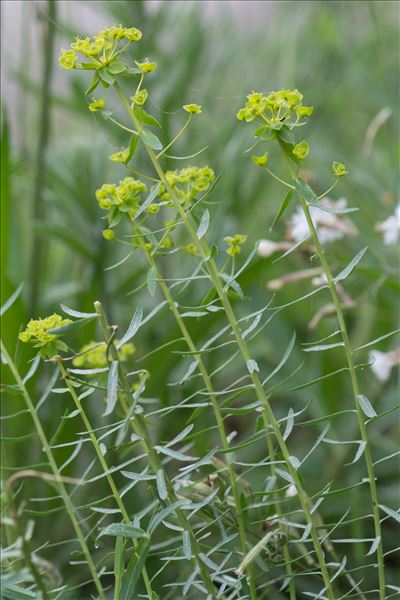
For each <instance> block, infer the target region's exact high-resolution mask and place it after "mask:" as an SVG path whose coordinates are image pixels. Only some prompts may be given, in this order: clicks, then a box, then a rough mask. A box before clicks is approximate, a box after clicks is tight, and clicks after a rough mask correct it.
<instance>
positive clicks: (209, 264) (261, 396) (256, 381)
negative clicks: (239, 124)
mask: <svg viewBox="0 0 400 600" xmlns="http://www.w3.org/2000/svg"><path fill="white" fill-rule="evenodd" d="M114 87H115V90H116V92H117V93H118V95H119V96H120V98H121V100H122V102H123V104H124V106H125V108H126V110H127V112H128V114H129V116H130V117H131V120H132V122H133V124H134V126H135V127H136V128H138V126H139V124H138V122H137V119H136V117H135V114H134V113H133V111H132V110H131V107H130V105H129V102H128V100H127V98H126V97H125V94H124V92H123V91H122V89H121V87H120V86H119V84H118V83H117V82H116V83H115V84H114ZM144 146H145V148H146V151H147V154H148V156H149V158H150V160H151V162H152V164H153V166H154V168H155V170H156V172H157V174H158V175H159V177H160V180H161V181H162V183H163V184H164V186H165V189H166V190H167V192H168V193H169V194H170V195H171V198H172V200H173V202H174V205H175V209H176V211H177V212H178V213H179V215H180V217H181V219H182V221H183V223H184V224H185V226H186V229H187V230H188V232H189V234H190V237H191V238H192V241H193V243H194V245H195V246H196V248H197V250H198V252H199V254H200V256H201V257H202V259H203V261H204V264H205V266H206V269H207V271H208V273H209V276H210V279H211V281H212V283H213V285H214V287H215V290H216V291H217V294H218V296H219V298H220V300H221V303H222V305H223V307H224V309H225V313H226V316H227V318H228V321H229V323H230V325H231V328H232V330H233V333H234V336H235V338H236V342H237V344H238V347H239V350H240V353H241V355H242V357H243V359H244V361H245V363H246V365H247V364H248V361H249V360H250V353H249V350H248V348H247V344H246V342H245V341H244V339H243V338H242V334H241V331H240V327H239V325H238V322H237V319H236V316H235V313H234V312H233V309H232V305H231V303H230V300H229V298H228V295H227V293H226V292H225V291H224V287H223V285H222V283H221V279H220V275H219V271H218V267H217V265H216V263H215V261H214V260H213V259H212V258H210V248H209V246H208V244H206V243H204V244H203V243H202V240H199V238H198V237H197V235H196V230H195V228H194V226H193V224H192V222H191V220H190V218H189V216H188V215H187V214H186V212H185V210H184V209H183V207H182V206H181V204H180V203H179V202H178V200H177V199H176V197H175V194H174V191H173V190H172V188H171V186H170V185H169V183H168V181H167V179H166V177H165V174H164V171H163V170H162V168H161V166H160V164H159V162H158V161H157V158H156V156H155V154H154V152H153V150H152V149H151V148H150V147H149V146H147V145H146V144H144ZM203 239H204V238H203ZM250 378H251V380H252V383H253V385H254V388H255V392H256V395H257V398H258V400H259V401H260V402H261V404H262V405H263V408H264V411H265V415H266V418H267V422H268V423H269V424H270V426H271V427H272V430H273V432H274V435H275V437H276V440H277V442H278V445H279V448H280V450H281V453H282V455H283V457H284V459H285V462H286V466H287V469H288V471H289V473H290V476H291V479H292V481H293V484H294V485H295V487H296V490H297V495H298V498H299V501H300V504H301V506H302V509H303V512H304V515H305V517H306V520H307V523H308V524H309V525H311V532H310V533H311V537H312V540H313V544H314V548H315V552H316V554H317V557H318V562H319V565H320V569H321V574H322V577H323V580H324V584H325V587H326V590H327V593H328V597H329V599H330V600H334V593H333V589H332V585H331V581H330V576H329V572H328V568H327V565H326V562H325V558H324V553H323V550H322V547H321V543H320V541H319V538H318V534H317V530H316V526H315V523H314V520H313V516H312V513H311V509H310V506H309V503H308V500H307V497H306V495H305V493H304V490H303V487H302V485H301V482H300V477H299V475H298V473H297V471H296V469H295V468H294V467H293V465H292V464H291V462H290V460H289V458H290V454H289V450H288V448H287V446H286V443H285V440H284V439H283V436H282V433H281V431H280V428H279V424H278V422H277V420H276V419H275V416H274V414H273V412H272V409H271V405H270V403H269V400H268V397H267V395H266V393H265V391H264V388H263V386H262V383H261V380H260V378H259V376H258V374H257V373H256V372H253V373H250ZM267 434H268V431H267Z"/></svg>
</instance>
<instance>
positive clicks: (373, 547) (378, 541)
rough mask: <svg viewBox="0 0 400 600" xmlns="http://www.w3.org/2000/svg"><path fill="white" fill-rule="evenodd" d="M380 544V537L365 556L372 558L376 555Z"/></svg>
mask: <svg viewBox="0 0 400 600" xmlns="http://www.w3.org/2000/svg"><path fill="white" fill-rule="evenodd" d="M380 543H381V536H380V535H378V536H377V537H376V538H375V539H374V541H373V542H372V545H371V548H370V549H369V550H368V552H367V554H366V555H365V556H370V555H371V554H374V553H375V552H376V551H377V549H378V547H379V544H380Z"/></svg>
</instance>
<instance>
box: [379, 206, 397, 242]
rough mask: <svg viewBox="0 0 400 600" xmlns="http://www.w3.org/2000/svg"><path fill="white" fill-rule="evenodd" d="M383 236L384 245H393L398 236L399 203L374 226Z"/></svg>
mask: <svg viewBox="0 0 400 600" xmlns="http://www.w3.org/2000/svg"><path fill="white" fill-rule="evenodd" d="M376 229H377V231H379V232H380V233H381V234H382V236H383V243H384V244H385V246H394V244H396V243H397V240H398V239H399V236H400V204H399V205H398V206H397V207H396V208H395V211H394V213H393V215H391V216H390V217H388V218H387V219H385V220H384V221H382V223H378V225H377V226H376Z"/></svg>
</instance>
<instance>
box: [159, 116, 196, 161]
mask: <svg viewBox="0 0 400 600" xmlns="http://www.w3.org/2000/svg"><path fill="white" fill-rule="evenodd" d="M191 118H192V113H190V115H189V117H188V119H187V121H186V123H185V124H184V126H183V127H182V129H181V130H180V131H178V133H177V134H176V136H175V137H174V139H173V140H171V141H170V143H169V144H168V145H167V146H165V148H163V149H162V150H161V152H159V153H158V154H157V159H158V158H160V156H162V155H163V154H165V153H166V151H167V150H169V148H171V146H173V145H174V144H175V142H176V141H177V140H179V138H180V137H181V135H182V133H183V132H184V131H185V129H186V127H187V126H188V125H189V123H190V121H191Z"/></svg>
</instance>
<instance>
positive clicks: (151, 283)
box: [146, 267, 157, 297]
mask: <svg viewBox="0 0 400 600" xmlns="http://www.w3.org/2000/svg"><path fill="white" fill-rule="evenodd" d="M156 281H157V271H156V270H155V268H154V267H151V268H150V269H149V271H148V273H147V280H146V282H147V289H148V290H149V294H150V296H152V297H154V294H155V293H156Z"/></svg>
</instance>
